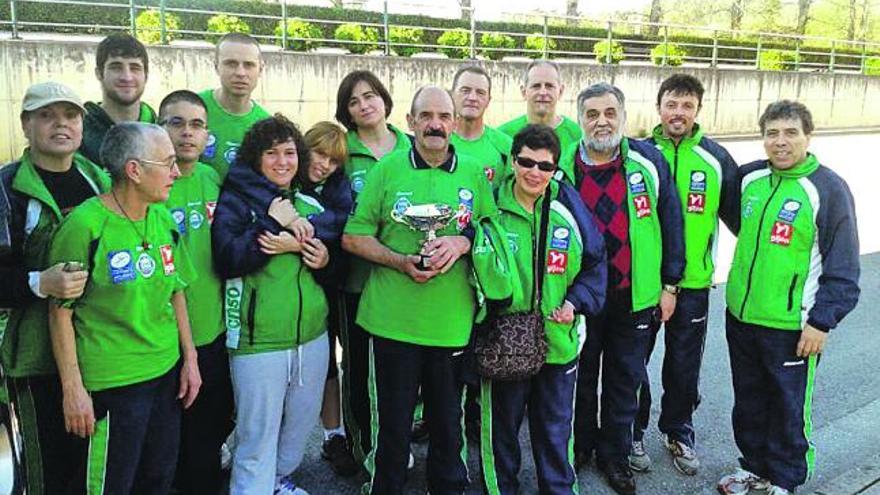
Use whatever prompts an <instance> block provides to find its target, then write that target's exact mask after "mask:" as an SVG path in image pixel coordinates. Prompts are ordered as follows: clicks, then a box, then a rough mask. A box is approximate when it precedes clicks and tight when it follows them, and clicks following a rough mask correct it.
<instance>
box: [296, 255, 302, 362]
mask: <svg viewBox="0 0 880 495" xmlns="http://www.w3.org/2000/svg"><path fill="white" fill-rule="evenodd" d="M302 269H303V264H302V261H300V263H299V269H298V270H297V272H296V293H297V295H298V296H299V297H298V298H297V301H296V303H297V308H298V309H297V312H296V345H299V344H300V340H301V339H302V314H303V293H302V283H301V280H300V276H301V275H302Z"/></svg>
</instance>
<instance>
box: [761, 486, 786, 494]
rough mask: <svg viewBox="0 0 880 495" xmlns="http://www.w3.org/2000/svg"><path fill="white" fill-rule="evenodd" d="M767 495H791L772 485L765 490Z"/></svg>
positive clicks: (783, 489)
mask: <svg viewBox="0 0 880 495" xmlns="http://www.w3.org/2000/svg"><path fill="white" fill-rule="evenodd" d="M767 495H791V492H790V491H788V490H786V489H785V488H782V487H781V486H776V485H772V486H770V489H769V490H767Z"/></svg>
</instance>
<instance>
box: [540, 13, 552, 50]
mask: <svg viewBox="0 0 880 495" xmlns="http://www.w3.org/2000/svg"><path fill="white" fill-rule="evenodd" d="M549 49H550V28H549V27H548V26H547V14H544V53H543V54H542V55H541V56H542V58H545V59H546V58H548V57H547V51H548V50H549Z"/></svg>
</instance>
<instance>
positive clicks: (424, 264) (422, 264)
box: [416, 254, 431, 272]
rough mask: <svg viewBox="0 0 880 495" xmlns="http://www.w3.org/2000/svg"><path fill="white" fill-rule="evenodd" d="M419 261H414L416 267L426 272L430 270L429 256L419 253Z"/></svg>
mask: <svg viewBox="0 0 880 495" xmlns="http://www.w3.org/2000/svg"><path fill="white" fill-rule="evenodd" d="M419 258H420V259H419V262H418V263H416V268H418V269H419V270H421V271H423V272H427V271H430V270H431V257H430V256H428V255H426V254H419Z"/></svg>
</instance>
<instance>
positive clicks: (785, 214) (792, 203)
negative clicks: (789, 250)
mask: <svg viewBox="0 0 880 495" xmlns="http://www.w3.org/2000/svg"><path fill="white" fill-rule="evenodd" d="M800 210H801V203H800V201H796V200H793V199H786V200H785V201H783V202H782V207H781V208H779V213H778V214H777V215H776V221H775V222H773V227H772V230H771V231H770V242H771V243H773V244H776V245H779V246H789V245H791V238H792V237H793V236H794V225H793V224H794V220H795V218H797V215H798V212H799V211H800Z"/></svg>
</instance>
